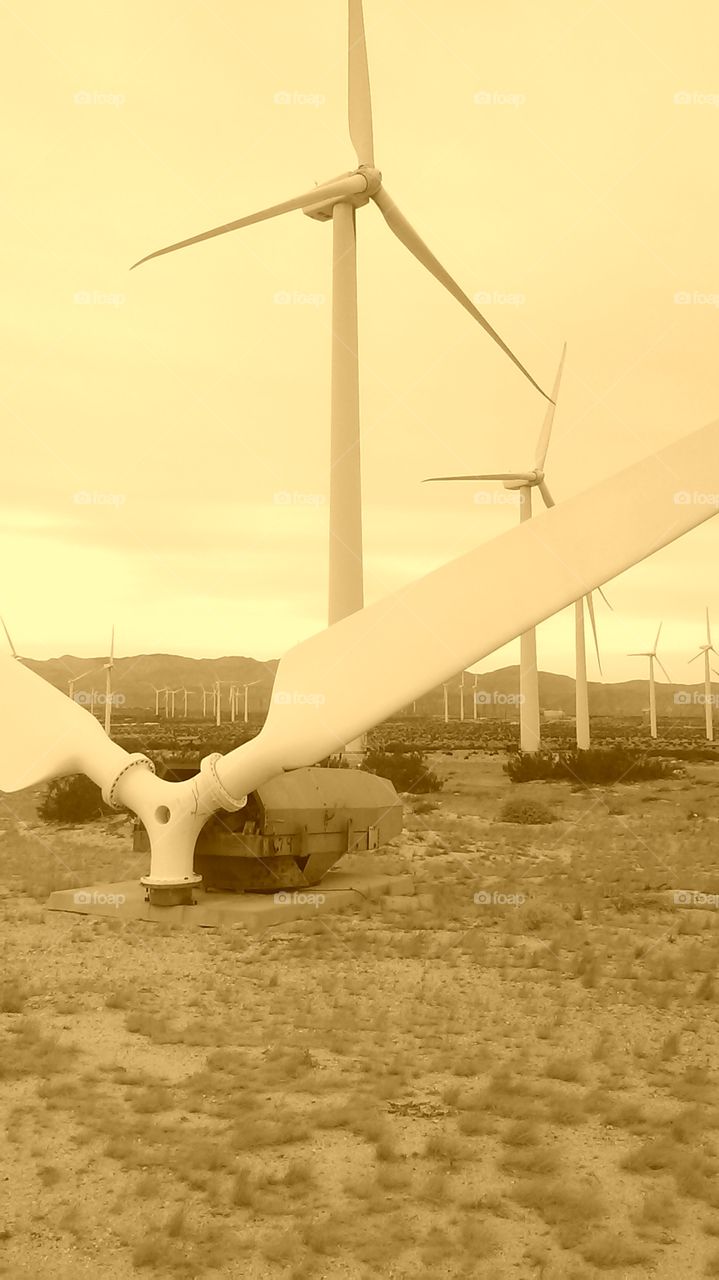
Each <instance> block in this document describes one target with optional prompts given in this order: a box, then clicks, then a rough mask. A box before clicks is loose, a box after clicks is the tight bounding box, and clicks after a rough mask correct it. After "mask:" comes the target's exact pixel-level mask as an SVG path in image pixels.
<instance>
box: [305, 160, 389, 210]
mask: <svg viewBox="0 0 719 1280" xmlns="http://www.w3.org/2000/svg"><path fill="white" fill-rule="evenodd" d="M343 178H363V179H364V181H365V188H364V190H362V189H360V190H359V191H355V192H349V193H348V194H347V195H334V196H331V197H330V198H329V199H328V200H321V201H319V202H318V203H317V204H311V205H309V206H308V207H307V208H306V209H303V210H302V212H303V213H305V214H306V215H307V217H308V218H315V219H316V221H317V222H330V221H331V219H332V214H333V211H334V207H335V205H336V204H351V205H352V207H353V208H354V209H360V208H361V207H362V205H365V204H369V202H370V200H371V198H372V196H374V195H376V193H377V192H378V191H379V189H380V187H381V186H382V174H381V173H380V171H379V169H371V168H370V167H369V165H366V164H361V165H359V167H358V168H357V169H352V170H351V171H350V172H349V173H340V174H338V176H337V177H336V178H332V179H331V182H332V183H335V182H341V181H342V180H343ZM323 185H326V184H323ZM320 190H321V188H318V191H320Z"/></svg>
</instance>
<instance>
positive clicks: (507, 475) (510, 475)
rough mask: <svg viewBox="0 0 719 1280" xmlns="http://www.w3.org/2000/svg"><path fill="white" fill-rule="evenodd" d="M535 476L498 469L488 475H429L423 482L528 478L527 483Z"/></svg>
mask: <svg viewBox="0 0 719 1280" xmlns="http://www.w3.org/2000/svg"><path fill="white" fill-rule="evenodd" d="M534 479H535V477H534V476H533V475H532V476H526V475H521V474H518V473H517V472H516V471H498V472H495V473H493V474H492V475H486V476H427V478H426V480H423V481H422V484H432V483H434V481H436V480H526V481H527V484H529V482H530V481H531V480H534Z"/></svg>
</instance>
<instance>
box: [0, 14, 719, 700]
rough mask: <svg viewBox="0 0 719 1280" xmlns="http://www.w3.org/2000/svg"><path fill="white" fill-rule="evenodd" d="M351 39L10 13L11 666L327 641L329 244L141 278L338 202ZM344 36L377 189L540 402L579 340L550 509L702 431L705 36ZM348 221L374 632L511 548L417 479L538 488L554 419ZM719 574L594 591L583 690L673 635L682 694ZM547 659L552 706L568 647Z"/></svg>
mask: <svg viewBox="0 0 719 1280" xmlns="http://www.w3.org/2000/svg"><path fill="white" fill-rule="evenodd" d="M346 22H347V16H346V5H345V4H344V3H343V0H274V3H273V4H271V5H269V4H267V5H261V4H231V3H229V2H226V3H213V2H212V0H206V2H204V3H197V2H195V0H172V3H170V2H169V0H152V2H151V3H150V4H148V3H139V2H138V0H125V2H124V3H123V4H121V5H109V4H97V2H96V0H93V2H92V3H90V0H87V2H82V3H81V2H79V0H70V2H69V3H67V4H62V5H58V4H57V3H55V2H54V0H53V2H52V3H50V0H32V2H31V3H29V4H20V3H16V4H11V5H7V4H3V5H2V8H1V9H0V42H1V44H2V48H3V50H4V55H5V57H4V64H5V65H4V70H3V77H2V90H1V92H2V95H3V96H4V99H5V101H4V104H3V107H4V109H3V111H2V115H1V116H0V132H1V134H2V156H3V188H4V195H3V199H2V204H1V205H0V218H1V220H2V235H1V236H0V255H1V264H0V266H1V270H2V280H3V290H2V292H3V300H4V306H3V311H2V332H3V350H4V360H3V367H4V374H3V380H2V401H3V411H4V417H5V424H4V431H3V440H4V448H3V466H2V470H1V473H0V485H1V486H2V497H3V500H4V502H3V514H2V517H1V522H0V538H1V545H0V563H1V564H2V576H1V579H0V602H1V605H2V612H3V613H4V615H5V616H6V619H7V621H8V624H9V625H10V627H11V630H12V632H13V636H14V639H15V643H16V645H17V647H18V649H19V650H20V651H21V652H22V653H23V654H27V655H28V656H34V657H47V656H50V655H53V654H58V653H68V652H69V653H78V654H97V653H98V652H103V651H104V648H105V647H106V643H107V641H106V637H107V634H108V632H109V628H110V624H111V622H112V620H113V619H114V621H115V622H116V626H117V636H118V652H119V653H120V654H127V653H137V652H153V651H158V650H165V651H173V652H179V653H185V654H188V655H192V656H199V655H207V656H215V655H220V654H227V653H244V654H252V655H254V656H256V657H270V656H278V655H280V654H281V653H282V652H283V651H284V650H285V649H286V648H288V647H289V646H290V645H291V644H293V643H295V642H296V641H298V640H300V639H302V638H303V637H304V636H306V635H309V634H311V633H312V632H314V631H317V630H319V629H320V628H321V627H322V626H323V625H324V622H325V616H326V594H327V551H326V538H327V514H328V512H327V479H328V445H329V436H328V430H329V427H328V418H329V356H330V332H329V325H330V305H329V303H330V267H331V229H330V226H329V224H320V223H318V222H316V221H313V220H311V219H309V218H306V217H304V216H303V215H302V214H301V213H295V214H290V215H287V216H285V217H284V218H281V219H277V220H273V221H271V222H267V223H264V224H262V225H260V226H257V227H253V228H249V229H245V230H243V231H240V232H236V233H234V234H233V235H230V236H225V237H222V238H219V239H216V240H214V241H211V242H209V243H206V244H203V245H200V246H196V247H193V248H190V249H188V250H186V251H185V252H183V253H178V254H175V255H172V256H169V257H166V258H162V259H160V260H158V261H155V262H152V263H149V264H147V265H145V266H144V267H142V268H141V269H139V270H137V271H135V272H133V273H132V274H130V273H129V271H128V268H129V266H130V264H131V263H132V262H134V261H135V260H136V259H137V258H139V257H141V256H142V255H144V254H145V253H147V252H150V251H151V250H153V249H155V248H158V247H160V246H162V245H164V244H167V243H170V242H172V241H173V240H177V239H180V238H184V237H185V236H188V235H192V234H194V233H196V232H199V231H202V230H204V229H206V228H209V227H211V226H214V225H216V224H217V223H221V222H224V221H228V220H230V219H232V218H236V217H240V216H241V215H243V214H245V213H250V212H252V211H254V210H255V209H259V208H262V207H263V206H266V205H268V204H271V203H275V202H277V201H279V200H282V199H286V198H288V197H290V196H292V195H295V194H299V193H300V192H302V191H304V190H306V189H307V188H308V187H311V186H312V185H313V184H314V183H315V182H318V181H323V180H326V179H328V178H331V177H333V176H335V175H336V174H339V173H342V172H345V171H347V170H349V169H352V168H354V166H355V158H354V152H353V150H352V148H351V146H350V142H349V137H348V132H347V124H346V39H347V36H346ZM365 22H366V28H367V41H368V49H369V60H370V75H371V80H372V92H373V104H374V117H375V149H376V155H377V163H378V165H379V167H380V168H381V169H382V171H383V174H384V179H385V182H386V185H387V188H388V189H389V191H390V192H391V193H392V195H393V197H394V198H395V199H396V200H397V202H398V203H399V204H400V206H401V208H402V210H403V212H404V213H405V214H406V215H407V216H408V217H409V219H410V220H411V221H412V222H413V223H414V224H415V226H416V227H417V229H418V231H419V232H420V234H421V235H423V237H424V238H425V239H426V240H427V241H428V243H429V244H430V247H431V248H432V249H433V250H434V252H435V253H436V254H437V255H438V256H439V257H440V258H441V259H442V260H443V262H444V263H445V265H446V266H447V267H448V268H449V270H450V271H452V272H453V273H454V274H455V275H456V276H457V278H458V279H459V281H460V283H461V284H462V286H463V288H464V289H465V290H466V291H467V292H468V293H469V294H470V295H472V294H475V293H479V292H482V293H484V294H489V295H490V297H491V301H490V302H489V303H488V304H487V305H486V306H485V307H484V308H483V309H484V310H485V314H486V315H487V317H488V319H490V320H491V322H492V323H493V324H494V325H495V326H496V327H497V328H498V329H499V331H500V333H501V334H502V335H503V337H504V338H505V339H506V340H507V341H508V342H509V343H510V344H511V345H512V346H513V347H514V348H515V350H516V351H517V353H518V355H519V356H520V358H521V359H522V360H523V361H524V362H525V364H527V365H528V367H529V368H530V370H531V371H532V372H533V373H534V375H535V377H537V378H538V379H539V380H540V381H543V383H544V384H545V385H551V382H552V379H553V375H554V369H555V366H556V363H557V360H558V357H559V353H560V349H561V344H562V342H563V340H564V339H565V338H566V339H567V341H568V344H569V345H568V355H567V363H566V370H565V378H564V383H563V387H562V393H561V396H560V401H559V407H558V410H557V416H556V425H555V433H554V438H553V441H552V445H551V449H550V453H549V456H548V459H547V473H548V479H549V483H550V486H551V488H552V490H553V492H554V496H555V498H556V500H557V501H561V499H562V498H563V497H565V496H567V495H569V494H571V493H574V492H577V491H579V490H581V489H583V488H586V487H587V486H588V485H589V484H591V483H592V481H593V479H594V478H599V477H602V476H605V475H607V474H610V473H611V472H613V471H615V470H617V469H619V468H621V467H622V466H624V465H627V464H629V463H630V462H632V461H635V460H636V459H638V458H640V457H641V456H643V455H644V454H646V453H649V452H651V451H652V450H653V449H655V448H658V447H661V446H663V445H665V444H667V443H669V442H670V441H671V440H673V439H675V438H677V437H679V436H681V435H683V434H685V433H686V432H688V431H690V430H692V429H693V428H695V427H698V426H701V425H703V424H704V423H706V422H709V421H711V420H712V419H713V418H715V417H719V388H717V386H716V383H717V377H716V370H717V350H718V349H719V261H718V260H717V253H716V209H717V203H718V199H719V174H718V172H717V165H716V156H717V142H718V140H719V72H718V71H717V68H716V47H717V37H718V36H719V12H718V11H717V9H716V5H715V4H713V3H710V0H702V2H696V3H693V2H692V0H690V2H689V3H688V4H685V5H682V6H681V7H680V8H677V7H676V6H673V5H656V4H655V3H649V0H632V3H631V4H626V3H624V4H620V3H616V4H607V3H604V2H602V0H600V2H598V3H596V2H591V3H590V2H588V3H584V2H583V0H548V3H544V4H541V5H540V4H536V3H529V2H526V3H512V2H509V3H503V4H501V5H496V4H495V5H490V4H488V3H484V2H479V3H478V2H477V0H449V2H448V3H445V4H441V5H440V4H438V3H430V2H429V0H414V2H413V3H412V4H409V3H403V2H402V0H381V3H380V0H365ZM287 99H289V101H288V100H287ZM357 221H358V234H359V272H360V281H359V294H360V360H361V394H362V420H363V480H364V520H365V557H366V568H365V574H366V583H365V586H366V598H367V600H373V599H376V598H377V597H378V596H380V595H383V594H385V593H386V592H388V591H390V590H392V589H394V588H396V587H398V586H400V585H402V584H404V583H405V582H407V581H409V580H411V579H412V578H414V577H416V576H419V575H420V574H422V573H425V572H427V571H428V570H430V569H432V568H434V567H435V566H437V565H439V564H441V563H442V562H444V561H445V560H447V559H449V558H451V557H453V556H455V555H457V554H459V553H460V552H462V551H465V550H467V549H468V548H469V547H471V546H472V545H474V544H475V543H476V542H477V541H481V540H484V539H487V538H489V537H492V536H495V535H496V534H497V533H499V532H501V530H502V529H504V528H506V527H509V526H510V525H511V524H512V523H513V522H514V520H515V519H516V516H517V510H516V507H513V506H511V505H508V504H507V503H506V502H497V504H496V505H479V504H478V503H477V502H475V501H474V494H475V491H476V488H477V486H473V485H471V484H469V485H466V486H459V485H454V486H451V485H447V486H439V485H436V486H435V485H432V486H429V485H426V486H422V485H421V484H420V481H421V480H422V478H423V477H424V476H427V475H431V474H436V473H438V472H446V471H450V472H454V471H465V470H467V471H475V470H480V471H482V470H490V471H492V470H505V469H507V468H508V467H509V468H512V467H519V468H523V467H527V466H530V465H531V463H532V459H533V455H534V446H535V441H536V437H537V433H538V431H539V429H540V426H541V422H542V418H543V415H544V402H543V401H542V400H541V398H540V397H539V396H538V394H537V393H536V392H535V391H533V389H532V388H531V387H530V386H529V384H527V383H525V381H524V380H523V378H522V377H521V375H520V374H519V373H518V372H517V371H516V370H515V369H514V367H513V366H512V365H511V364H510V362H509V361H508V360H507V359H506V357H504V356H503V355H502V353H501V352H500V351H499V350H498V349H497V348H496V347H495V346H494V345H493V344H492V342H491V341H490V339H489V338H487V337H486V336H485V335H484V334H483V333H482V331H481V330H480V329H479V326H477V325H476V324H475V323H474V322H473V321H472V320H471V319H470V317H469V316H468V315H467V314H466V313H465V312H464V311H463V310H462V309H461V308H460V307H459V306H458V305H457V304H456V302H454V301H453V300H452V299H451V298H450V297H449V295H447V294H445V293H444V292H443V290H442V289H441V288H440V286H439V285H438V284H437V283H436V282H435V281H434V280H433V279H432V278H431V277H430V276H429V275H428V274H427V273H426V272H424V271H423V270H422V268H421V267H420V266H419V265H418V264H417V263H416V262H415V261H414V260H413V259H412V258H411V257H410V256H409V254H407V252H406V250H404V249H403V248H402V246H401V245H400V244H399V243H398V242H397V241H396V240H395V239H394V237H393V236H392V235H391V233H390V232H389V230H388V228H387V227H386V226H385V224H384V222H383V220H382V218H381V215H380V214H379V212H378V211H377V210H376V209H375V208H374V207H372V206H368V207H365V208H363V209H360V210H359V211H358V216H357ZM677 295H682V296H683V297H684V299H685V300H684V301H677V300H676V297H677ZM687 298H688V299H689V300H688V301H687V300H686V299H687ZM288 299H289V300H288ZM78 495H85V497H87V496H89V497H90V498H91V499H92V500H91V501H80V500H78ZM276 495H285V496H286V495H291V500H290V501H289V502H287V501H286V500H282V497H280V498H279V499H278V497H277V496H276ZM718 549H719V522H717V521H710V522H709V523H708V524H706V525H704V526H703V527H701V528H700V529H698V530H696V531H695V532H694V533H692V534H690V535H689V536H688V537H686V538H685V539H684V540H683V541H682V542H680V543H678V544H675V545H674V546H673V547H671V548H669V549H667V550H666V551H664V552H661V553H660V554H659V555H657V556H656V557H654V558H653V560H651V561H650V562H647V563H646V564H644V565H643V566H640V567H637V568H635V569H634V570H632V571H631V572H629V573H627V574H625V575H624V576H623V577H622V578H621V579H619V580H617V581H615V582H614V583H612V584H610V586H609V587H608V588H607V594H608V596H609V598H610V600H611V602H612V604H613V605H614V613H613V614H610V613H609V612H608V611H607V610H606V609H605V608H604V606H602V605H599V606H598V616H599V621H600V625H601V634H602V640H603V648H604V654H605V659H606V660H605V674H606V676H607V678H609V679H623V678H631V677H633V676H638V675H643V674H644V668H643V666H642V665H641V664H640V663H638V661H637V660H631V659H630V660H628V659H626V657H625V656H624V655H625V653H626V651H627V650H628V649H634V648H641V649H643V648H646V647H647V646H648V643H649V642H650V640H651V639H652V637H653V634H654V632H655V630H656V626H657V624H658V621H659V619H660V618H662V617H663V618H664V620H665V625H664V636H663V640H664V647H663V650H662V654H663V657H664V661H665V664H666V665H667V666H668V668H669V671H670V674H671V675H672V677H673V678H674V679H675V680H681V679H683V678H685V677H689V675H692V677H693V678H698V673H697V670H696V666H694V667H691V668H687V666H686V659H687V658H688V657H689V656H690V655H691V654H692V653H693V652H694V651H695V649H696V647H697V645H698V643H699V642H700V641H701V639H702V638H703V636H702V632H703V620H702V612H703V607H704V604H705V602H706V603H709V604H710V606H711V607H712V609H713V613H714V616H715V619H716V630H717V636H718V637H719V586H718V585H717V583H716V575H715V573H714V565H715V562H716V558H717V550H718ZM476 590H477V591H478V592H480V593H481V591H482V583H481V582H478V583H477V584H476ZM487 607H488V608H492V607H493V602H492V601H491V600H488V601H487ZM517 656H518V644H516V645H512V646H510V647H508V648H507V649H505V650H501V651H499V652H498V653H497V654H496V655H493V657H492V658H491V659H489V660H488V661H487V662H486V663H485V664H482V665H483V666H484V667H485V669H488V668H489V667H493V666H498V665H503V664H505V663H506V662H509V661H515V660H516V659H517ZM539 659H540V665H541V666H542V667H544V668H547V669H552V670H555V671H567V672H571V671H572V669H573V628H572V619H571V614H570V613H567V612H565V613H564V614H562V615H559V616H558V617H557V618H555V619H553V620H552V621H550V622H549V623H546V624H544V625H543V626H542V628H541V630H540V633H539ZM718 665H719V662H718ZM594 675H596V667H595V666H594V665H590V676H594Z"/></svg>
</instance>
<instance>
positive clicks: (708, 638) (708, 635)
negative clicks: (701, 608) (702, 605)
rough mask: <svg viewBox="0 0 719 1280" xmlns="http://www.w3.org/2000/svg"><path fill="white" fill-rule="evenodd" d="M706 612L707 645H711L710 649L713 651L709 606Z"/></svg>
mask: <svg viewBox="0 0 719 1280" xmlns="http://www.w3.org/2000/svg"><path fill="white" fill-rule="evenodd" d="M706 611H707V644H708V645H709V648H710V649H713V648H714V646H713V644H712V633H711V630H710V627H709V605H707V606H706Z"/></svg>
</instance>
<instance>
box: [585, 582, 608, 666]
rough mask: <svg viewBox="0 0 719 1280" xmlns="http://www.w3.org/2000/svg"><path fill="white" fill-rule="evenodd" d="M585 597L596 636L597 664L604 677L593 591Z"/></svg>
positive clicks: (593, 633)
mask: <svg viewBox="0 0 719 1280" xmlns="http://www.w3.org/2000/svg"><path fill="white" fill-rule="evenodd" d="M585 599H586V601H587V611H588V613H589V621H590V622H591V624H592V635H593V636H594V648H595V649H596V652H597V666H598V667H599V674H600V676H602V677H603V676H604V672H603V671H602V655H601V654H600V652H599V636H598V635H597V620H596V618H595V616H594V601H593V599H592V593H591V591H590V592H589V595H587V596H586V597H585Z"/></svg>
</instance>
